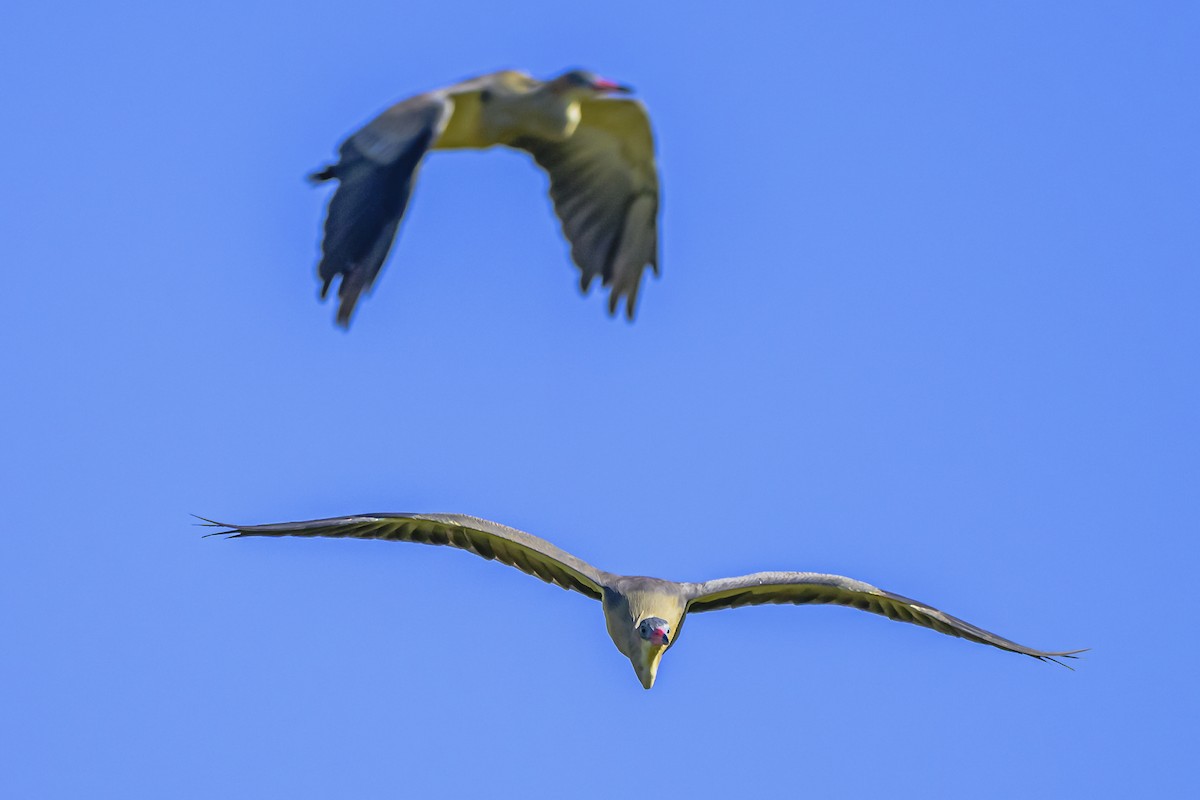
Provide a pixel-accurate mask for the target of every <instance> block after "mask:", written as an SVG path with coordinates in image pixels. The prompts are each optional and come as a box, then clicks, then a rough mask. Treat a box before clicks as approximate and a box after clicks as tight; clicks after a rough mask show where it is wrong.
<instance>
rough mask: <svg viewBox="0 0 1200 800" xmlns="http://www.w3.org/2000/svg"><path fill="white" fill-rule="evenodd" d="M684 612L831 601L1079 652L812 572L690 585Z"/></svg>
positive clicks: (985, 639) (1000, 642)
mask: <svg viewBox="0 0 1200 800" xmlns="http://www.w3.org/2000/svg"><path fill="white" fill-rule="evenodd" d="M692 586H693V588H692V591H691V593H690V599H689V602H688V611H689V612H690V613H697V612H701V611H716V610H717V609H721V608H737V607H738V606H753V605H765V604H767V603H792V604H795V605H805V604H809V603H832V604H834V605H839V606H850V607H851V608H857V609H861V610H863V611H870V612H871V613H873V614H882V615H883V616H885V617H887V618H888V619H894V620H899V621H900V622H911V623H913V624H915V625H922V626H924V627H926V628H932V629H934V630H935V631H939V632H941V633H945V634H949V635H950V636H958V637H961V638H963V639H969V640H970V641H972V642H979V643H981V644H990V645H992V646H993V647H999V648H1000V649H1001V650H1008V651H1010V652H1013V653H1022V654H1024V655H1027V656H1033V657H1034V658H1038V659H1050V660H1054V659H1055V658H1058V657H1066V658H1071V657H1074V655H1075V654H1076V653H1082V652H1083V650H1066V651H1062V652H1052V651H1043V650H1034V649H1033V648H1030V647H1025V646H1024V645H1020V644H1017V643H1016V642H1012V641H1009V640H1008V639H1005V638H1004V637H1002V636H997V635H996V634H994V633H991V632H989V631H985V630H984V629H983V628H977V627H975V626H974V625H972V624H971V623H969V622H964V621H962V620H961V619H958V618H957V617H952V616H950V615H949V614H946V613H944V612H942V611H938V610H937V609H936V608H931V607H929V606H927V605H924V604H923V603H918V602H917V601H915V600H910V599H909V598H907V597H901V596H900V595H898V594H892V593H891V592H885V591H884V590H882V589H878V588H876V587H874V586H871V585H870V584H867V583H863V582H862V581H856V580H852V579H850V578H843V577H842V576H841V575H821V574H819V573H815V572H758V573H755V574H753V575H743V576H741V577H738V578H721V579H719V580H715V581H708V582H706V583H698V584H693V585H692Z"/></svg>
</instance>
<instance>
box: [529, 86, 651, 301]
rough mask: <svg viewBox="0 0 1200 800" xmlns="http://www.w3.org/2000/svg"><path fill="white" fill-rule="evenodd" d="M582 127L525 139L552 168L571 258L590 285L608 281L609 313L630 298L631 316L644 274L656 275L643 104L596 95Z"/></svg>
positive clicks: (584, 110)
mask: <svg viewBox="0 0 1200 800" xmlns="http://www.w3.org/2000/svg"><path fill="white" fill-rule="evenodd" d="M580 112H581V115H580V121H579V126H578V127H577V128H576V129H575V132H574V133H573V134H572V135H571V136H570V138H568V139H566V140H564V141H561V142H555V141H550V140H547V139H538V138H534V137H528V136H526V137H521V138H519V139H516V140H514V141H513V142H512V146H513V147H516V148H520V149H522V150H528V151H529V152H530V153H531V154H533V157H534V159H535V160H536V161H537V163H538V164H539V165H540V166H541V167H542V168H543V169H544V170H546V172H548V173H549V174H550V197H551V198H553V200H554V210H555V213H557V214H558V218H559V220H561V221H562V227H563V233H564V234H565V235H566V237H567V240H568V241H569V242H570V243H571V258H572V260H574V262H575V264H576V265H577V266H578V267H579V269H580V270H581V271H582V274H581V275H580V278H579V286H580V288H581V289H583V291H585V292H586V291H587V290H588V289H589V288H590V286H591V284H592V281H594V280H595V278H596V276H597V275H599V276H600V277H601V284H602V285H603V286H609V287H611V289H610V292H609V296H608V311H609V313H610V314H612V313H616V310H617V305H618V304H619V303H620V301H621V298H622V297H624V298H625V315H626V316H627V317H628V318H629V319H633V312H634V307H635V306H636V304H637V294H638V288H639V287H640V285H641V280H642V272H643V271H644V270H645V268H646V266H647V265H649V266H650V267H651V268H652V269H653V270H654V273H655V274H656V275H657V274H658V203H659V191H658V170H657V167H656V166H655V164H654V137H653V136H652V135H651V133H650V120H649V118H648V117H647V116H646V109H645V108H644V107H643V106H642V104H641V103H639V102H637V101H635V100H613V99H595V100H585V101H583V102H582V103H581V104H580Z"/></svg>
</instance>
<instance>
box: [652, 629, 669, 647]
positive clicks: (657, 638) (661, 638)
mask: <svg viewBox="0 0 1200 800" xmlns="http://www.w3.org/2000/svg"><path fill="white" fill-rule="evenodd" d="M669 636H670V634H669V633H668V632H667V629H666V628H655V629H654V632H653V634H652V635H651V637H650V643H651V644H656V645H658V646H659V647H662V646H664V645H666V644H667V641H668V637H669Z"/></svg>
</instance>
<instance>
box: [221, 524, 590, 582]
mask: <svg viewBox="0 0 1200 800" xmlns="http://www.w3.org/2000/svg"><path fill="white" fill-rule="evenodd" d="M202 519H203V518H202ZM205 522H208V523H209V524H212V525H216V526H218V527H222V528H229V529H230V530H228V531H218V532H217V533H229V534H231V537H230V538H236V537H239V536H331V537H335V538H350V539H386V540H388V541H393V542H416V543H417V544H434V545H448V546H450V547H457V548H458V549H460V550H466V551H468V552H471V553H474V554H475V555H477V556H482V557H483V558H486V559H488V560H489V561H490V560H492V559H495V560H497V561H499V562H501V563H502V564H508V565H509V566H512V567H516V568H517V569H519V570H521V571H522V572H525V573H527V574H529V575H533V576H534V577H536V578H541V579H542V580H544V581H546V582H547V583H553V584H557V585H558V586H561V587H562V588H564V589H574V590H575V591H577V592H579V593H581V594H585V595H587V596H588V597H592V598H595V599H597V600H599V599H600V598H601V596H602V595H603V593H604V587H605V585H606V584H607V583H608V581H609V578H610V576H609V575H608V573H606V572H604V571H602V570H598V569H596V568H595V567H593V566H592V565H591V564H589V563H587V562H586V561H584V560H582V559H579V558H576V557H575V556H573V555H571V554H570V553H568V552H566V551H564V550H560V549H558V548H557V547H555V546H554V545H552V544H550V543H549V542H547V541H546V540H545V539H539V538H538V537H536V536H533V535H532V534H528V533H525V532H524V531H519V530H517V529H516V528H510V527H508V526H506V525H501V524H499V523H496V522H489V521H488V520H486V519H479V518H478V517H468V516H465V515H463V514H366V515H362V516H354V517H333V518H331V519H315V520H309V521H307V522H284V523H280V524H275V525H228V524H225V523H221V522H213V521H212V520H207V519H206V520H205Z"/></svg>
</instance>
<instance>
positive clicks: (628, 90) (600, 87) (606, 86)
mask: <svg viewBox="0 0 1200 800" xmlns="http://www.w3.org/2000/svg"><path fill="white" fill-rule="evenodd" d="M592 88H593V89H595V90H596V91H598V92H617V93H618V94H632V93H633V87H632V86H628V85H626V84H624V83H617V82H616V81H610V80H608V79H607V78H596V80H594V81H593V82H592Z"/></svg>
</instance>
